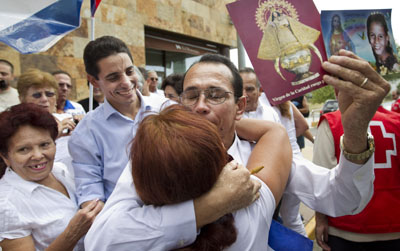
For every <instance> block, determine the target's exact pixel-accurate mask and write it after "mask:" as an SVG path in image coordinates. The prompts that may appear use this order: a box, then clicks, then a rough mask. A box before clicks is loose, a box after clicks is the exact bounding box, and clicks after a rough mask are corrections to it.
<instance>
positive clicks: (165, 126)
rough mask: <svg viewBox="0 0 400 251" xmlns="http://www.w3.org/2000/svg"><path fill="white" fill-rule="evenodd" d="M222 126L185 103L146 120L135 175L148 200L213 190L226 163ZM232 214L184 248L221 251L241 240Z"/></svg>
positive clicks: (136, 143) (169, 200) (137, 142)
mask: <svg viewBox="0 0 400 251" xmlns="http://www.w3.org/2000/svg"><path fill="white" fill-rule="evenodd" d="M227 160H228V155H227V153H226V149H225V148H224V146H223V142H222V140H221V137H220V135H219V132H218V129H217V128H216V126H215V125H214V124H212V123H211V122H209V121H208V120H206V119H204V118H203V117H201V116H199V115H197V114H195V113H193V112H191V111H189V110H188V109H187V108H185V107H184V106H181V105H173V106H170V107H168V108H166V109H164V110H163V111H161V112H160V113H159V114H157V115H149V116H147V117H146V118H145V119H143V121H142V122H141V124H140V126H139V128H138V130H137V133H136V136H135V139H134V140H133V143H132V148H131V163H132V177H133V181H134V184H135V187H136V191H137V193H138V195H139V196H140V198H141V199H142V201H143V202H144V203H145V204H152V205H156V206H161V205H165V204H174V203H179V202H183V201H186V200H190V199H194V198H197V197H199V196H201V195H202V194H204V193H206V192H208V191H209V190H210V189H211V188H212V186H213V185H214V184H215V182H216V181H217V179H218V176H219V174H220V173H221V170H222V168H223V167H224V165H225V164H226V163H227ZM233 221H234V220H233V216H232V214H228V215H226V216H224V217H222V218H221V219H220V220H218V221H216V222H214V223H212V224H209V225H207V226H205V227H203V228H202V230H201V234H200V235H199V236H198V238H197V240H196V242H195V243H194V244H192V245H191V246H189V247H187V248H184V249H185V250H222V249H223V248H225V247H228V246H230V245H231V244H232V243H233V242H235V240H236V229H235V227H234V224H233Z"/></svg>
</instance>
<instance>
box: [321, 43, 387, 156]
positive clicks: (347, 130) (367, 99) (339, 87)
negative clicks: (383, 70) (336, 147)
mask: <svg viewBox="0 0 400 251" xmlns="http://www.w3.org/2000/svg"><path fill="white" fill-rule="evenodd" d="M322 67H323V68H324V70H325V71H327V72H328V73H329V74H330V75H325V76H324V81H325V82H326V83H327V84H329V85H332V86H333V87H334V88H335V89H336V92H337V99H338V101H339V109H340V112H341V114H342V124H343V130H344V138H343V144H344V149H345V150H346V151H347V152H349V153H354V154H358V153H361V152H364V151H365V150H366V148H367V136H366V135H367V129H368V124H369V122H370V120H371V119H372V117H373V116H374V114H375V112H376V110H377V109H378V107H379V105H380V104H381V102H382V100H383V99H384V98H385V96H386V94H387V93H388V92H389V90H390V85H389V83H388V82H387V81H386V80H385V79H383V78H382V77H381V76H380V75H379V74H378V73H377V72H376V71H375V70H374V69H373V68H372V67H371V66H370V65H369V63H368V62H367V61H365V60H363V59H361V58H360V57H358V56H356V55H355V54H354V53H352V52H350V51H346V50H340V51H339V55H337V56H332V57H330V58H329V60H328V61H327V62H324V63H323V64H322ZM364 162H365V161H364ZM362 163H363V162H359V164H362Z"/></svg>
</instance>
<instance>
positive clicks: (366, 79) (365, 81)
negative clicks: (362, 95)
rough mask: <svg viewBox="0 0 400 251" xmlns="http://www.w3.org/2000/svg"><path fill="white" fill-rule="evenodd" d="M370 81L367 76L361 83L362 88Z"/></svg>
mask: <svg viewBox="0 0 400 251" xmlns="http://www.w3.org/2000/svg"><path fill="white" fill-rule="evenodd" d="M367 82H368V78H365V79H364V81H363V82H362V83H361V85H360V87H361V88H362V87H363V86H364V85H365V84H366V83H367Z"/></svg>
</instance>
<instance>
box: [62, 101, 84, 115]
mask: <svg viewBox="0 0 400 251" xmlns="http://www.w3.org/2000/svg"><path fill="white" fill-rule="evenodd" d="M63 110H64V112H65V113H68V114H71V115H72V116H73V115H82V114H83V115H84V114H86V112H85V109H83V106H82V105H81V104H79V103H76V102H74V101H71V100H68V99H67V100H65V105H64V109H63Z"/></svg>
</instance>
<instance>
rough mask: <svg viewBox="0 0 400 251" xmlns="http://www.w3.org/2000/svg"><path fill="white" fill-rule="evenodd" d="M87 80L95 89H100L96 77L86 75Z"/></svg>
mask: <svg viewBox="0 0 400 251" xmlns="http://www.w3.org/2000/svg"><path fill="white" fill-rule="evenodd" d="M86 78H87V80H88V81H89V82H90V83H91V84H92V85H93V86H94V87H96V88H100V86H99V83H98V80H97V79H96V78H95V77H94V76H92V75H90V74H87V75H86ZM100 89H101V88H100Z"/></svg>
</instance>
